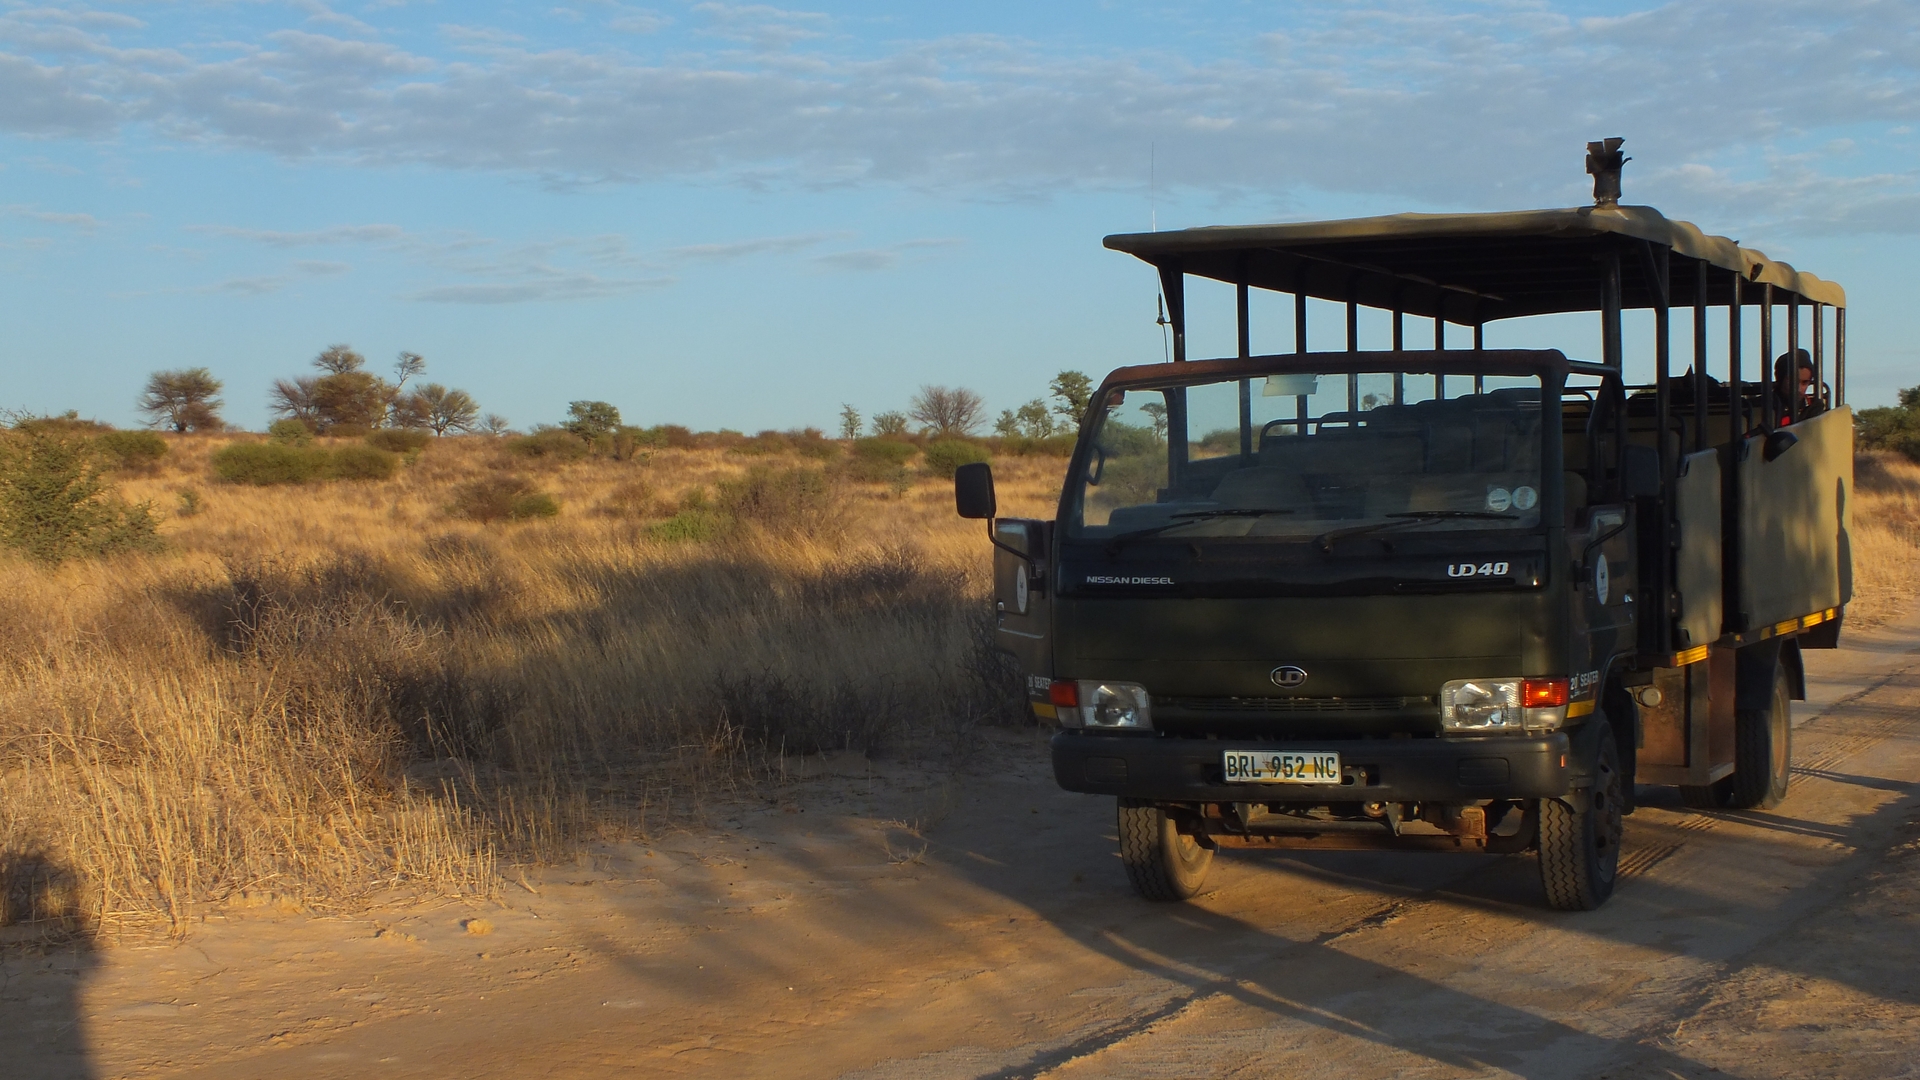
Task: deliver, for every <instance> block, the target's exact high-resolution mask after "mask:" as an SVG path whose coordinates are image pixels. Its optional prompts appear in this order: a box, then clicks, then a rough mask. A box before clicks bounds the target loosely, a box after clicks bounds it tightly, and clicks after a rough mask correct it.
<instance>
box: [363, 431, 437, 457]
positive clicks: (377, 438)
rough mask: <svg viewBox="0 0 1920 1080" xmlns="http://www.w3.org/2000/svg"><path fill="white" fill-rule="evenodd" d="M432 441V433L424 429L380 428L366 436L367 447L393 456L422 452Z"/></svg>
mask: <svg viewBox="0 0 1920 1080" xmlns="http://www.w3.org/2000/svg"><path fill="white" fill-rule="evenodd" d="M432 441H433V433H432V432H430V431H428V430H426V429H425V428H381V429H380V430H379V431H376V432H374V433H373V434H371V435H368V436H367V445H368V446H371V447H373V448H374V449H376V450H386V451H389V452H392V453H395V454H411V453H413V452H414V451H416V450H424V449H426V447H427V444H428V443H430V442H432Z"/></svg>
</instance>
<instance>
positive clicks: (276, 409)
mask: <svg viewBox="0 0 1920 1080" xmlns="http://www.w3.org/2000/svg"><path fill="white" fill-rule="evenodd" d="M319 381H320V380H319V379H316V378H313V377H311V376H307V375H300V376H296V377H294V378H291V379H275V380H273V387H272V389H270V390H268V391H267V407H268V408H269V409H272V410H273V414H274V415H275V416H279V417H283V418H285V419H288V420H298V421H300V422H301V423H303V424H305V425H307V426H308V427H317V426H318V425H319V423H320V408H319V405H318V404H317V403H316V402H315V401H314V397H313V387H314V384H315V383H317V382H319Z"/></svg>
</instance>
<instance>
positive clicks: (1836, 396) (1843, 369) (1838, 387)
mask: <svg viewBox="0 0 1920 1080" xmlns="http://www.w3.org/2000/svg"><path fill="white" fill-rule="evenodd" d="M1846 403H1847V309H1846V308H1843V307H1836V308H1834V309H1833V404H1834V407H1835V408H1839V407H1840V406H1842V405H1845V404H1846Z"/></svg>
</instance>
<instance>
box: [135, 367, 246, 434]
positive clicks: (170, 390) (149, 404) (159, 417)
mask: <svg viewBox="0 0 1920 1080" xmlns="http://www.w3.org/2000/svg"><path fill="white" fill-rule="evenodd" d="M224 404H225V402H223V401H221V400H220V380H219V379H216V378H214V377H213V373H212V372H210V371H208V370H207V369H206V368H203V367H197V368H183V369H181V370H179V371H156V372H154V373H153V374H152V375H150V376H148V377H147V388H146V390H145V392H143V393H142V394H141V395H140V411H141V412H143V413H146V414H147V415H148V416H150V417H152V418H153V423H154V424H156V425H162V426H165V427H167V428H170V429H172V430H174V431H218V430H220V429H221V428H222V427H224V426H225V425H224V424H223V423H222V422H221V420H220V407H221V406H222V405H224Z"/></svg>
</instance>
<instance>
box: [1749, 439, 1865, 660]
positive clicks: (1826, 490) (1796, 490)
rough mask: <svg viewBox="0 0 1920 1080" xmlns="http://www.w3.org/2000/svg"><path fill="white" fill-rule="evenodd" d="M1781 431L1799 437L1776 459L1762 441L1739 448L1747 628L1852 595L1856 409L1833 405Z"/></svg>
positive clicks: (1833, 604) (1837, 603)
mask: <svg viewBox="0 0 1920 1080" xmlns="http://www.w3.org/2000/svg"><path fill="white" fill-rule="evenodd" d="M1782 430H1784V431H1789V432H1792V433H1793V435H1794V437H1795V438H1796V440H1797V441H1796V442H1795V444H1794V445H1793V446H1792V447H1791V448H1789V449H1787V450H1786V452H1784V453H1782V454H1780V456H1778V457H1776V458H1775V459H1774V460H1772V461H1767V460H1765V457H1764V454H1763V452H1762V451H1763V449H1764V444H1765V440H1764V439H1763V438H1759V437H1756V438H1751V439H1748V440H1746V443H1745V445H1744V446H1743V447H1742V448H1741V453H1742V455H1743V456H1742V458H1741V463H1740V550H1741V553H1742V554H1741V558H1742V562H1743V564H1744V565H1742V567H1741V568H1740V606H1741V609H1742V612H1743V614H1744V615H1745V625H1746V627H1747V628H1749V629H1753V628H1757V627H1762V626H1766V625H1768V624H1771V623H1777V622H1782V621H1785V620H1787V619H1793V618H1798V617H1800V616H1802V615H1806V614H1809V613H1811V612H1815V611H1822V610H1825V609H1827V608H1831V607H1838V606H1840V605H1841V604H1844V603H1846V602H1847V601H1848V600H1849V599H1851V598H1852V595H1853V552H1852V545H1851V540H1850V530H1851V524H1852V505H1851V504H1852V496H1853V411H1852V410H1851V409H1848V408H1845V407H1841V408H1837V409H1833V410H1831V411H1829V412H1824V413H1821V414H1820V415H1818V416H1814V417H1810V418H1808V419H1806V420H1802V421H1801V422H1800V423H1798V424H1794V425H1792V426H1791V427H1787V428H1783V429H1782Z"/></svg>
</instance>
